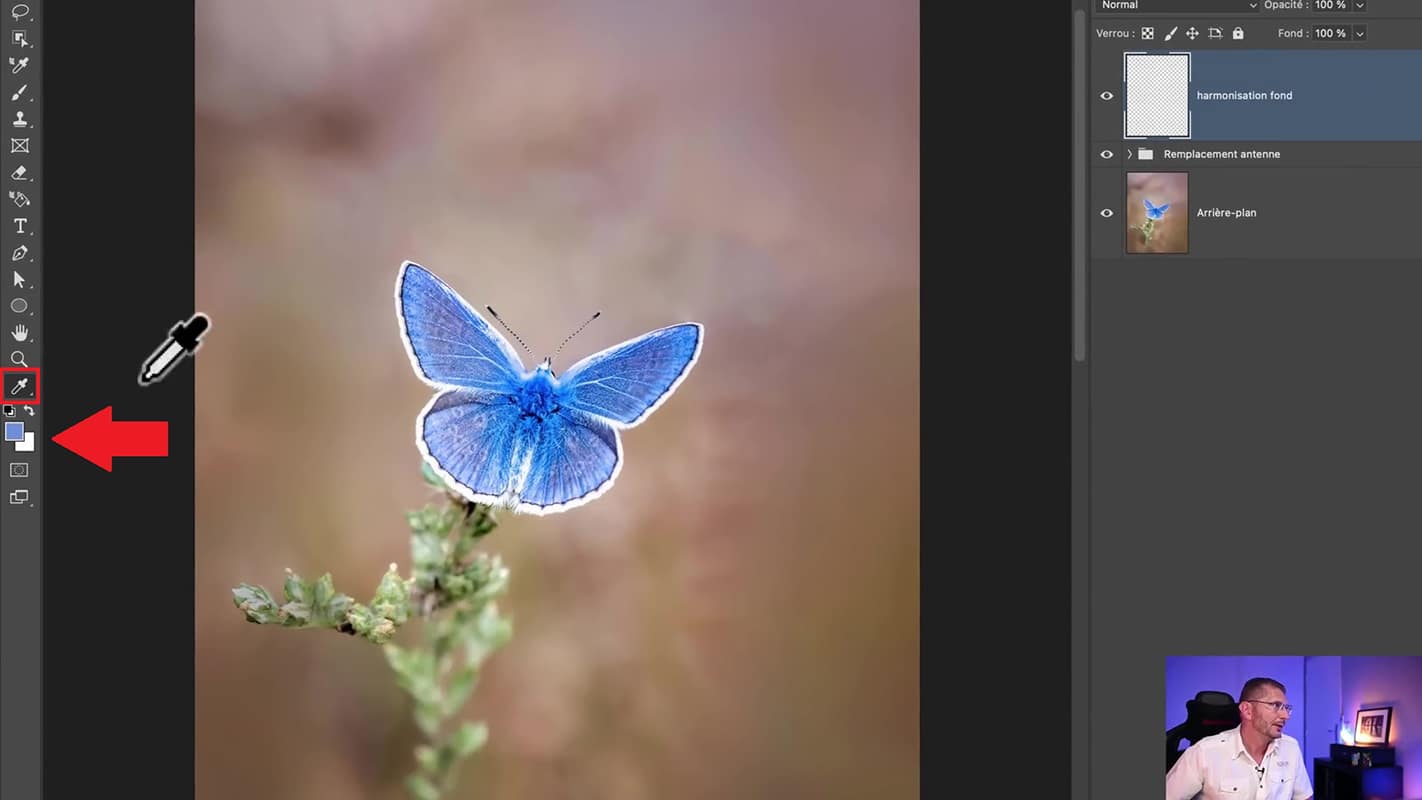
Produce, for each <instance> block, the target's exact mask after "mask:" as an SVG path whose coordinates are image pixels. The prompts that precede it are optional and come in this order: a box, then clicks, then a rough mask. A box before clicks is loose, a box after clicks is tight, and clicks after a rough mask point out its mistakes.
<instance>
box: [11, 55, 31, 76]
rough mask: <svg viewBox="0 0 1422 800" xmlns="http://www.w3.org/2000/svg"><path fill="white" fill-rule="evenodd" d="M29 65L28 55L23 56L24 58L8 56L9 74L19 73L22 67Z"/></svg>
mask: <svg viewBox="0 0 1422 800" xmlns="http://www.w3.org/2000/svg"><path fill="white" fill-rule="evenodd" d="M29 65H30V57H29V56H25V57H24V58H21V59H16V58H15V57H14V56H10V74H11V75H19V74H20V70H22V69H24V68H25V67H28V66H29Z"/></svg>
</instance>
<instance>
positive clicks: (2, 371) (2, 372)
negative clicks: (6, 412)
mask: <svg viewBox="0 0 1422 800" xmlns="http://www.w3.org/2000/svg"><path fill="white" fill-rule="evenodd" d="M12 372H28V373H30V374H32V375H34V376H35V396H34V399H31V400H19V399H16V400H11V399H10V398H8V397H6V398H3V399H0V402H3V403H4V404H5V405H7V406H37V405H39V401H40V378H39V367H0V387H3V386H4V385H5V383H4V376H8V375H9V374H10V373H12Z"/></svg>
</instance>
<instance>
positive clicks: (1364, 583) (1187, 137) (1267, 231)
mask: <svg viewBox="0 0 1422 800" xmlns="http://www.w3.org/2000/svg"><path fill="white" fill-rule="evenodd" d="M1072 36H1073V47H1072V52H1073V56H1072V58H1073V69H1072V122H1073V142H1072V160H1073V165H1072V170H1073V191H1074V192H1075V195H1074V198H1073V213H1074V218H1073V252H1072V258H1071V265H1072V282H1073V283H1072V294H1073V308H1072V319H1073V329H1072V348H1071V357H1070V358H1071V364H1072V367H1071V369H1072V404H1073V412H1072V416H1073V422H1072V427H1073V433H1072V452H1073V464H1072V474H1073V490H1072V491H1073V504H1072V505H1073V522H1072V552H1073V562H1072V577H1073V581H1072V586H1073V626H1072V630H1073V634H1072V635H1073V646H1072V693H1073V694H1072V734H1073V792H1072V796H1073V797H1074V798H1099V797H1141V796H1146V795H1147V794H1149V795H1152V796H1159V795H1158V794H1156V792H1158V791H1159V787H1160V786H1162V785H1163V784H1164V782H1165V765H1164V764H1162V763H1161V758H1160V743H1159V740H1158V739H1155V738H1154V737H1153V736H1138V735H1135V732H1136V731H1138V730H1139V729H1140V728H1141V720H1142V719H1146V720H1157V719H1158V720H1159V721H1160V730H1162V731H1164V730H1166V729H1168V728H1170V727H1171V726H1174V725H1176V724H1177V723H1180V722H1181V721H1182V719H1183V718H1184V714H1185V707H1184V706H1183V705H1180V704H1179V703H1178V701H1177V699H1176V698H1175V695H1173V694H1171V691H1172V689H1170V688H1168V687H1167V684H1168V683H1169V682H1170V681H1171V680H1174V679H1173V678H1170V677H1169V676H1167V675H1166V674H1165V673H1166V671H1167V664H1172V663H1183V662H1173V661H1172V659H1178V658H1184V657H1211V658H1216V659H1227V658H1231V657H1235V658H1237V659H1239V663H1245V664H1248V663H1263V662H1250V661H1249V659H1251V658H1253V659H1262V658H1266V657H1275V656H1277V657H1291V656H1300V657H1303V656H1305V655H1311V654H1318V655H1320V656H1323V655H1327V656H1341V657H1344V662H1345V664H1346V663H1347V658H1348V657H1351V656H1359V657H1362V656H1372V655H1383V654H1391V655H1411V656H1418V655H1422V625H1419V624H1418V618H1419V617H1418V609H1419V602H1418V598H1417V594H1416V589H1415V586H1416V580H1415V577H1416V570H1417V567H1418V564H1419V563H1422V561H1419V558H1418V551H1419V549H1422V546H1419V542H1422V538H1419V536H1418V534H1419V531H1422V506H1420V505H1419V501H1418V497H1419V492H1418V489H1419V485H1422V466H1420V465H1422V460H1419V458H1418V455H1417V454H1418V453H1419V452H1422V415H1419V409H1422V313H1419V306H1422V235H1419V229H1420V228H1419V221H1420V220H1419V212H1422V199H1419V198H1422V195H1419V188H1418V187H1419V186H1422V80H1419V76H1422V3H1417V2H1413V1H1412V0H1199V2H1190V0H1088V1H1087V2H1079V3H1078V4H1077V5H1076V6H1075V7H1074V10H1073V29H1072ZM1320 663H1322V662H1320ZM1413 674H1415V673H1413ZM1246 677H1247V676H1246ZM1417 677H1418V678H1419V679H1422V676H1417ZM1241 682H1242V679H1241ZM1316 683H1319V681H1314V682H1312V683H1311V684H1310V688H1308V689H1307V690H1306V689H1305V687H1304V686H1303V685H1290V686H1288V697H1289V700H1290V701H1291V702H1292V704H1293V705H1294V707H1295V711H1294V713H1293V717H1292V718H1291V719H1289V720H1288V725H1287V727H1285V730H1286V731H1287V733H1289V734H1290V735H1291V736H1292V737H1294V738H1295V739H1297V740H1298V741H1299V743H1300V747H1301V748H1302V756H1303V757H1304V761H1305V763H1304V765H1303V767H1302V769H1303V770H1304V771H1305V772H1306V773H1307V775H1308V778H1309V780H1310V782H1314V783H1317V781H1316V780H1315V775H1314V769H1315V759H1316V758H1322V759H1325V760H1327V758H1328V757H1329V745H1330V744H1333V743H1334V741H1333V740H1336V739H1337V738H1338V737H1337V733H1338V728H1339V727H1340V726H1339V724H1338V721H1339V714H1338V713H1337V709H1332V710H1331V711H1330V713H1328V714H1324V713H1322V706H1323V705H1324V704H1323V703H1322V702H1314V703H1312V704H1311V705H1312V706H1318V709H1316V711H1315V712H1314V713H1310V714H1303V713H1301V710H1302V709H1303V705H1304V702H1303V700H1304V697H1305V692H1306V691H1307V692H1308V693H1309V695H1310V696H1312V694H1313V693H1314V692H1315V691H1316V686H1314V685H1313V684H1316ZM1198 688H1199V689H1200V690H1221V691H1224V692H1227V693H1230V694H1232V695H1234V694H1237V693H1238V692H1239V691H1240V684H1238V683H1235V684H1231V685H1220V686H1216V685H1201V686H1199V687H1198ZM1388 691H1393V692H1394V693H1397V692H1401V693H1404V694H1406V693H1408V692H1411V694H1410V695H1408V696H1410V697H1414V698H1419V699H1422V687H1416V686H1409V687H1403V688H1399V689H1396V690H1392V689H1389V690H1388ZM1345 694H1346V692H1345ZM1191 695H1192V696H1193V692H1192V693H1191ZM1234 699H1236V700H1243V699H1245V698H1240V697H1236V698H1234ZM1343 716H1344V717H1345V718H1346V721H1347V723H1348V724H1351V723H1352V721H1353V713H1352V710H1351V709H1345V711H1344V714H1343ZM1370 724H1371V723H1370ZM1418 724H1422V723H1411V725H1413V726H1414V727H1415V726H1416V725H1418ZM1146 727H1148V728H1150V729H1151V730H1152V731H1153V730H1154V725H1148V726H1146ZM1414 736H1415V734H1414ZM1414 742H1415V743H1414V744H1412V745H1411V747H1410V748H1404V747H1402V746H1399V747H1398V749H1397V751H1396V752H1397V758H1398V759H1399V764H1400V766H1399V767H1398V770H1399V771H1398V773H1397V774H1398V775H1400V776H1401V777H1400V784H1399V786H1398V787H1397V789H1396V791H1397V792H1398V793H1387V794H1376V795H1369V796H1379V797H1381V796H1387V797H1422V737H1418V738H1417V739H1416V740H1414ZM1404 761H1405V762H1406V763H1402V762H1404ZM1270 769H1274V768H1273V767H1271V768H1270ZM1270 775H1271V779H1272V776H1273V775H1274V773H1273V772H1271V773H1270ZM1279 780H1281V781H1283V780H1285V779H1284V778H1282V777H1280V778H1279ZM1289 780H1292V778H1290V779H1289ZM1301 786H1302V782H1301V781H1300V782H1298V785H1297V786H1295V789H1294V791H1298V792H1302V791H1303V790H1302V789H1301V788H1299V787H1301ZM1206 788H1207V790H1208V791H1214V790H1209V789H1208V787H1206ZM1218 788H1219V787H1215V790H1217V789H1218ZM1313 789H1314V791H1315V792H1316V793H1317V796H1318V797H1320V798H1323V797H1328V796H1334V795H1332V794H1329V793H1327V792H1325V788H1324V787H1322V786H1317V785H1316V786H1314V787H1313ZM1330 791H1331V790H1330ZM1202 796H1211V797H1213V796H1216V795H1213V794H1208V793H1207V794H1205V795H1202ZM1231 796H1233V795H1231ZM1250 796H1252V795H1250ZM1260 796H1264V795H1263V794H1262V793H1261V795H1260ZM1268 796H1270V797H1274V796H1276V795H1275V794H1269V795H1268ZM1277 796H1293V797H1299V798H1302V797H1306V796H1307V795H1306V794H1303V793H1298V794H1292V795H1277ZM1337 796H1343V795H1341V794H1340V795H1337ZM1360 796H1361V795H1360Z"/></svg>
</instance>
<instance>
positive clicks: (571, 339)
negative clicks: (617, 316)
mask: <svg viewBox="0 0 1422 800" xmlns="http://www.w3.org/2000/svg"><path fill="white" fill-rule="evenodd" d="M600 316H602V312H601V311H599V312H597V313H595V314H593V315H592V316H591V317H588V321H587V322H584V323H583V324H582V325H579V326H578V329H577V330H575V331H573V332H572V333H570V334H568V338H566V339H564V340H563V344H560V345H558V349H557V350H554V351H553V356H554V357H555V358H556V357H557V355H558V354H559V353H561V352H563V346H564V345H566V344H567V343H568V342H571V341H573V337H574V336H577V335H578V334H580V333H582V332H583V328H586V327H587V326H589V325H591V324H592V321H593V320H595V319H597V318H598V317H600Z"/></svg>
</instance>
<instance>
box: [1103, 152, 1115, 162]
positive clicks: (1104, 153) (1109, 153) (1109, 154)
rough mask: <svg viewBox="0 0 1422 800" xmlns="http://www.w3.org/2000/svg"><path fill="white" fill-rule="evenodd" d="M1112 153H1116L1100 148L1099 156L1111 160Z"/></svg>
mask: <svg viewBox="0 0 1422 800" xmlns="http://www.w3.org/2000/svg"><path fill="white" fill-rule="evenodd" d="M1114 155H1116V154H1115V153H1113V152H1111V151H1110V150H1102V151H1101V157H1102V158H1104V159H1106V160H1107V161H1110V160H1111V157H1112V156H1114Z"/></svg>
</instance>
